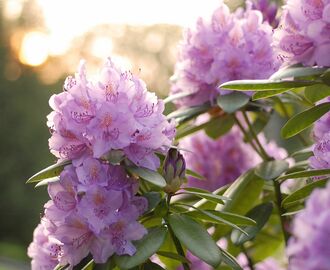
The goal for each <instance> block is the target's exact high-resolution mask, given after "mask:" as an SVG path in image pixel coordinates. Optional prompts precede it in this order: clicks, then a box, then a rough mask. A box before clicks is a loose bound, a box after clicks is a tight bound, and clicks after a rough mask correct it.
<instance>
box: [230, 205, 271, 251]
mask: <svg viewBox="0 0 330 270" xmlns="http://www.w3.org/2000/svg"><path fill="white" fill-rule="evenodd" d="M272 211H273V204H272V203H269V202H268V203H263V204H260V205H257V206H256V207H254V208H253V209H252V210H250V211H249V212H248V213H247V216H248V217H249V218H251V219H253V220H255V221H256V222H257V225H256V226H246V227H243V230H244V231H245V232H247V235H246V234H243V233H242V232H241V231H239V230H237V229H235V230H233V231H232V234H231V241H232V242H233V243H235V244H236V245H241V244H243V243H244V242H246V241H249V240H251V239H253V238H254V237H255V236H256V235H257V234H258V233H259V232H260V230H261V229H262V227H263V226H264V225H265V224H266V222H267V221H268V219H269V217H270V215H271V214H272Z"/></svg>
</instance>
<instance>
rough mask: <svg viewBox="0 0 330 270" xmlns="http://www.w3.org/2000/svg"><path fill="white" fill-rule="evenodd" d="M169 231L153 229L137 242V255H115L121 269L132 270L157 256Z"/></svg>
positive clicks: (135, 243) (162, 228)
mask: <svg viewBox="0 0 330 270" xmlns="http://www.w3.org/2000/svg"><path fill="white" fill-rule="evenodd" d="M166 233H167V229H166V228H165V227H158V228H152V229H150V230H149V232H148V234H147V235H146V236H144V237H143V238H142V239H141V240H138V241H135V242H134V245H135V247H136V253H135V254H134V255H133V256H129V255H123V256H118V255H115V256H114V258H115V262H116V264H117V265H118V266H119V267H120V269H130V268H133V267H134V266H137V265H139V264H141V263H143V262H145V261H146V260H147V259H148V258H149V257H150V256H152V255H153V254H155V253H156V252H157V251H158V249H159V248H160V247H161V245H162V244H163V242H164V241H165V237H166Z"/></svg>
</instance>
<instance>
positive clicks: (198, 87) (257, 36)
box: [171, 3, 278, 106]
mask: <svg viewBox="0 0 330 270" xmlns="http://www.w3.org/2000/svg"><path fill="white" fill-rule="evenodd" d="M271 43H272V27H271V26H270V25H269V24H268V23H267V22H263V17H262V13H261V12H260V11H258V10H252V8H251V4H250V3H247V9H246V11H244V10H242V9H238V10H237V11H236V12H235V13H231V12H230V11H229V8H228V7H227V6H226V5H225V4H224V3H221V4H220V7H219V8H218V9H217V10H215V11H214V13H213V15H212V17H211V18H207V19H204V18H199V19H198V21H197V23H196V27H195V28H189V29H187V30H186V31H185V35H184V40H183V42H182V43H181V45H180V47H179V57H178V58H179V59H178V62H177V64H176V67H175V74H174V76H173V85H172V89H171V91H172V94H176V93H188V94H190V95H189V96H187V97H185V98H181V99H179V100H178V101H177V103H178V105H181V106H193V105H199V104H202V103H204V102H207V101H210V100H213V99H214V97H215V96H216V95H217V93H218V92H217V85H218V84H219V83H224V82H227V81H230V80H237V79H265V78H268V77H269V76H270V75H271V74H272V73H274V72H275V71H276V70H277V68H278V61H277V60H276V57H275V54H274V53H273V50H272V47H271ZM221 92H222V93H226V92H225V91H224V90H222V91H221Z"/></svg>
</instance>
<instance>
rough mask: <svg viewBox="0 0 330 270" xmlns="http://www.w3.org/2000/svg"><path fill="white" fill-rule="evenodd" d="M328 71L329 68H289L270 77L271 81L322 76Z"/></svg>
mask: <svg viewBox="0 0 330 270" xmlns="http://www.w3.org/2000/svg"><path fill="white" fill-rule="evenodd" d="M326 70H327V68H320V67H287V68H282V69H280V70H279V71H277V72H276V73H274V74H273V75H272V76H271V77H270V80H280V79H287V78H292V77H294V78H299V77H308V76H315V75H322V74H323V73H324V72H325V71H326Z"/></svg>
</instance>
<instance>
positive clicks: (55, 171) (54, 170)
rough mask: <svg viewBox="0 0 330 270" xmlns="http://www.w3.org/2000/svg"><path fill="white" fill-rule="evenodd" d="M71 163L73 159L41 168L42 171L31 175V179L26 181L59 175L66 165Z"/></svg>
mask: <svg viewBox="0 0 330 270" xmlns="http://www.w3.org/2000/svg"><path fill="white" fill-rule="evenodd" d="M69 164H71V160H65V161H62V162H59V163H57V164H54V165H51V166H49V167H47V168H45V169H43V170H41V171H40V172H38V173H36V174H35V175H33V176H31V177H30V178H29V180H27V181H26V183H34V182H39V181H41V180H44V179H48V178H53V177H55V176H59V175H60V173H61V172H62V171H63V169H64V167H65V166H66V165H69Z"/></svg>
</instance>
